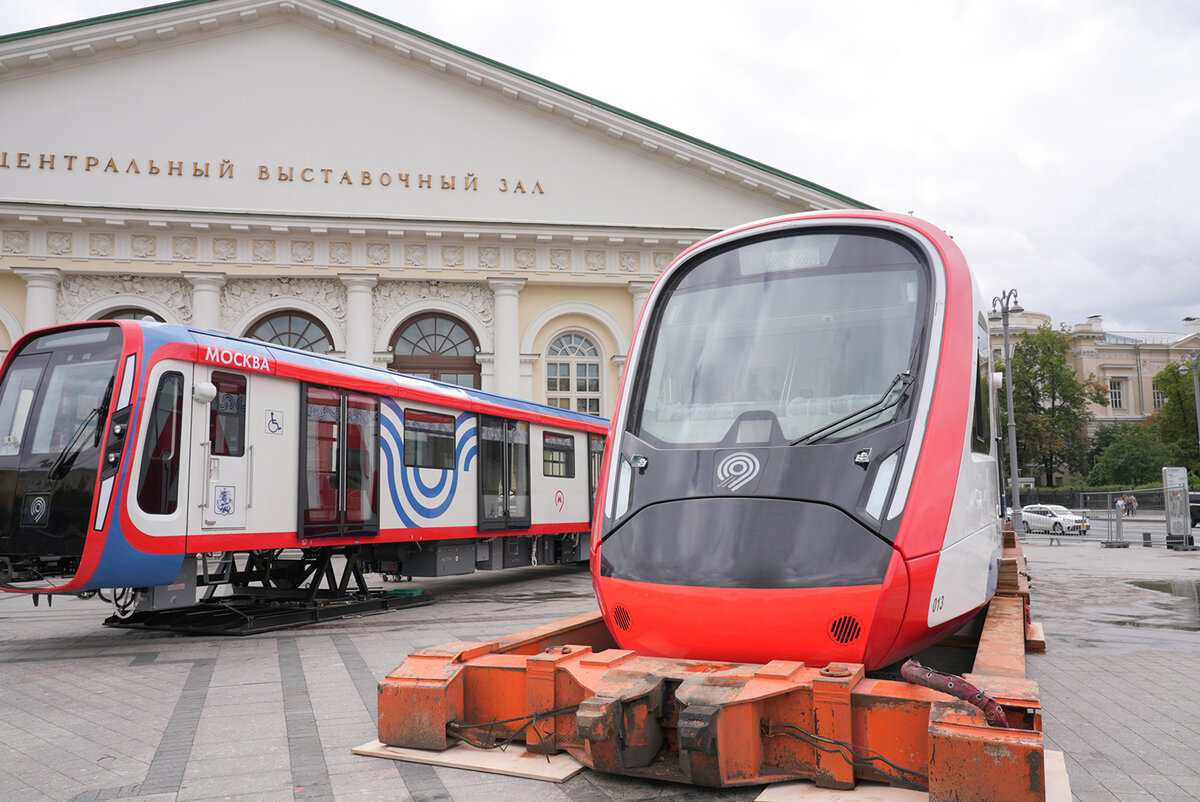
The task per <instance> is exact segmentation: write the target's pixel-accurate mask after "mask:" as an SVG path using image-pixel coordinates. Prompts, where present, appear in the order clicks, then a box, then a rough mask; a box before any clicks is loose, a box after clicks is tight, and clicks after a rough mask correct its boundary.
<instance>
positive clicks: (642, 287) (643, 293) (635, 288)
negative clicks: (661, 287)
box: [628, 281, 654, 337]
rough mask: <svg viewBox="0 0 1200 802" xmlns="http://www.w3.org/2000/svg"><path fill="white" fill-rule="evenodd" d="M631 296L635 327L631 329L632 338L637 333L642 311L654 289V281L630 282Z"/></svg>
mask: <svg viewBox="0 0 1200 802" xmlns="http://www.w3.org/2000/svg"><path fill="white" fill-rule="evenodd" d="M628 286H629V294H630V295H632V296H633V326H631V327H630V329H629V334H630V336H631V337H632V335H633V333H634V332H635V331H637V324H638V318H640V317H641V315H642V309H644V308H645V306H646V299H647V298H649V297H650V290H652V289H654V282H653V281H631V282H629V285H628Z"/></svg>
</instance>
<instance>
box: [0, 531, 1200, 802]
mask: <svg viewBox="0 0 1200 802" xmlns="http://www.w3.org/2000/svg"><path fill="white" fill-rule="evenodd" d="M1026 552H1027V556H1028V557H1029V564H1030V573H1031V574H1032V578H1033V612H1034V618H1035V620H1040V621H1041V622H1042V623H1043V625H1044V626H1045V628H1046V634H1047V640H1048V641H1049V649H1048V651H1047V652H1046V653H1045V654H1044V655H1035V656H1031V657H1030V659H1029V674H1030V676H1032V677H1033V678H1035V679H1037V680H1038V681H1039V682H1040V683H1041V687H1042V693H1043V705H1044V708H1045V715H1044V728H1045V733H1046V739H1047V746H1048V748H1058V749H1061V750H1062V751H1064V752H1065V753H1066V755H1067V767H1068V772H1069V774H1070V777H1071V785H1072V791H1073V792H1074V795H1075V798H1076V799H1079V800H1122V801H1124V800H1137V799H1159V800H1182V799H1197V798H1200V772H1197V770H1196V769H1195V768H1194V766H1195V763H1196V761H1195V760H1194V758H1193V755H1194V753H1195V752H1196V751H1197V749H1198V748H1200V715H1197V714H1198V713H1200V692H1198V691H1200V641H1198V639H1197V630H1200V608H1198V606H1197V602H1196V584H1195V583H1196V581H1200V553H1193V554H1189V553H1175V552H1168V551H1166V550H1165V549H1162V548H1157V549H1145V550H1142V549H1127V550H1111V549H1101V548H1100V547H1099V546H1098V545H1097V544H1095V543H1090V544H1071V543H1068V544H1067V545H1063V546H1048V545H1044V544H1040V543H1032V544H1027V545H1026ZM1129 580H1138V581H1141V582H1142V584H1143V585H1145V586H1146V587H1138V586H1135V585H1132V584H1130V583H1129ZM1155 583H1157V584H1155ZM417 585H418V586H424V587H427V588H429V589H431V590H433V591H434V592H435V594H436V595H437V597H438V601H437V602H436V603H435V604H433V605H430V606H428V607H421V608H413V609H410V610H398V611H393V612H389V613H386V614H382V615H375V616H365V617H361V618H355V619H348V620H344V621H338V622H329V623H325V624H320V625H314V626H308V627H303V628H299V629H295V630H287V631H282V632H276V633H267V634H263V635H256V636H250V637H218V636H204V635H201V636H195V635H189V636H182V635H172V634H169V633H159V632H140V631H136V630H122V629H109V628H106V627H103V626H101V621H102V620H103V619H104V618H105V617H106V616H107V615H108V614H109V607H108V605H106V604H104V603H103V602H102V601H100V600H99V599H91V600H81V599H77V598H73V597H71V598H59V599H57V600H56V601H55V603H54V605H53V606H52V607H47V606H46V604H45V601H44V600H43V602H42V606H40V607H37V608H34V607H32V606H31V604H30V601H29V599H28V598H27V597H19V596H15V595H11V594H3V595H0V800H4V801H5V802H9V801H10V800H12V801H21V802H24V801H25V800H28V801H29V802H46V801H48V800H78V801H79V802H84V801H85V800H162V802H168V801H169V802H184V801H185V800H213V799H231V800H238V799H245V800H267V801H268V802H269V801H270V800H295V799H334V800H339V802H342V801H344V802H360V801H362V802H366V800H385V799H386V800H406V799H414V800H422V801H423V800H456V801H457V800H463V801H467V800H488V802H505V801H506V800H514V801H515V800H522V801H523V800H526V799H529V798H532V797H536V798H538V800H539V802H543V801H544V802H553V801H554V800H571V801H573V802H601V801H602V800H638V799H660V798H671V799H679V800H690V799H722V800H752V799H754V798H755V797H756V796H757V795H758V793H759V792H760V791H761V787H755V788H747V789H734V790H727V791H713V790H711V789H696V788H691V787H688V786H682V785H674V784H670V783H656V782H652V781H644V780H634V779H626V778H619V777H609V776H605V775H600V774H596V773H593V772H586V771H585V772H583V773H581V774H579V775H577V776H576V777H574V778H573V779H571V780H570V781H568V782H566V783H563V784H561V785H554V784H549V783H542V782H538V781H533V780H522V779H517V778H511V777H501V776H496V775H488V774H480V773H477V772H470V771H462V770H457V769H446V768H435V767H430V766H422V765H416V764H409V763H402V762H399V761H390V760H381V759H378V758H369V757H359V756H356V755H353V754H351V752H350V750H351V748H352V747H355V746H358V745H360V744H364V743H367V742H368V741H371V740H373V739H374V738H375V734H376V733H375V719H376V683H377V682H378V680H379V679H380V678H381V677H383V676H384V675H385V674H387V673H388V672H389V671H391V670H392V669H393V668H395V667H396V666H397V665H399V664H400V662H402V661H403V659H404V658H405V656H406V655H408V654H409V653H410V652H412V651H414V650H415V649H419V648H422V647H425V646H430V645H435V644H438V643H444V642H447V641H456V640H464V641H471V640H485V639H488V638H491V637H494V636H496V635H500V634H507V633H509V632H515V631H519V630H521V629H524V628H527V627H530V626H535V625H538V624H542V623H545V622H548V621H553V620H556V619H559V618H563V617H566V616H568V615H574V614H576V613H579V612H583V611H586V610H589V609H593V608H594V605H595V601H594V599H593V597H592V593H591V584H590V580H589V578H588V575H587V572H586V571H584V570H581V569H578V568H568V567H543V568H527V569H516V570H510V571H506V572H499V573H487V574H482V573H481V574H476V575H473V576H468V577H461V578H445V579H439V580H426V581H423V582H418V583H417ZM1167 591H1174V593H1172V592H1167ZM1188 593H1190V594H1191V595H1190V597H1189V596H1188V595H1187V594H1188Z"/></svg>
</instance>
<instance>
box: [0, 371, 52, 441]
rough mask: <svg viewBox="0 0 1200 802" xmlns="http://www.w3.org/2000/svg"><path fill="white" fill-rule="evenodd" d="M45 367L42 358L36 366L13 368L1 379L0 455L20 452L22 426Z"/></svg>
mask: <svg viewBox="0 0 1200 802" xmlns="http://www.w3.org/2000/svg"><path fill="white" fill-rule="evenodd" d="M18 364H19V363H18ZM44 365H45V361H44V358H42V359H41V360H40V361H38V362H37V364H36V365H27V366H21V367H18V368H14V369H13V370H10V371H9V373H8V375H7V376H5V377H4V389H3V392H2V394H0V435H2V436H3V440H0V456H5V457H7V456H12V455H14V454H19V453H21V441H22V440H23V439H24V437H25V424H26V423H27V422H28V420H29V410H30V408H31V406H32V405H33V396H34V393H36V392H37V385H38V381H39V380H40V379H41V378H42V368H43V367H44Z"/></svg>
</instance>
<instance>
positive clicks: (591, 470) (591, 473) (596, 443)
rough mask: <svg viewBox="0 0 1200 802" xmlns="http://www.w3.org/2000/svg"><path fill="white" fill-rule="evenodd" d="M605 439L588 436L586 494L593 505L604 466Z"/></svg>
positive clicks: (594, 435) (599, 436)
mask: <svg viewBox="0 0 1200 802" xmlns="http://www.w3.org/2000/svg"><path fill="white" fill-rule="evenodd" d="M605 439H606V438H605V437H604V435H602V434H589V435H588V492H589V493H591V500H592V502H593V503H594V502H595V500H596V488H597V487H598V486H599V484H600V468H601V466H602V465H603V464H604V441H605ZM589 509H590V507H589Z"/></svg>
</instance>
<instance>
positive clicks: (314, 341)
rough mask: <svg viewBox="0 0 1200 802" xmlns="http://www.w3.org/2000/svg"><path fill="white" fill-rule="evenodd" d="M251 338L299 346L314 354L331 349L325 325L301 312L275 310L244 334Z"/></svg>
mask: <svg viewBox="0 0 1200 802" xmlns="http://www.w3.org/2000/svg"><path fill="white" fill-rule="evenodd" d="M246 336H247V337H249V338H250V339H252V340H262V341H263V342H266V343H273V344H275V345H286V346H288V347H289V348H299V349H300V350H301V351H312V352H313V353H315V354H326V353H329V352H330V351H332V350H333V338H331V337H330V336H329V332H328V331H326V330H325V327H324V326H322V325H321V324H320V322H318V321H317V319H316V318H313V317H310V316H309V315H306V314H304V313H303V312H295V311H291V312H277V313H275V314H272V315H268V316H267V317H264V318H262V319H261V320H259V321H258V322H257V323H255V324H254V325H253V326H251V327H250V331H249V332H247V334H246Z"/></svg>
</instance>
